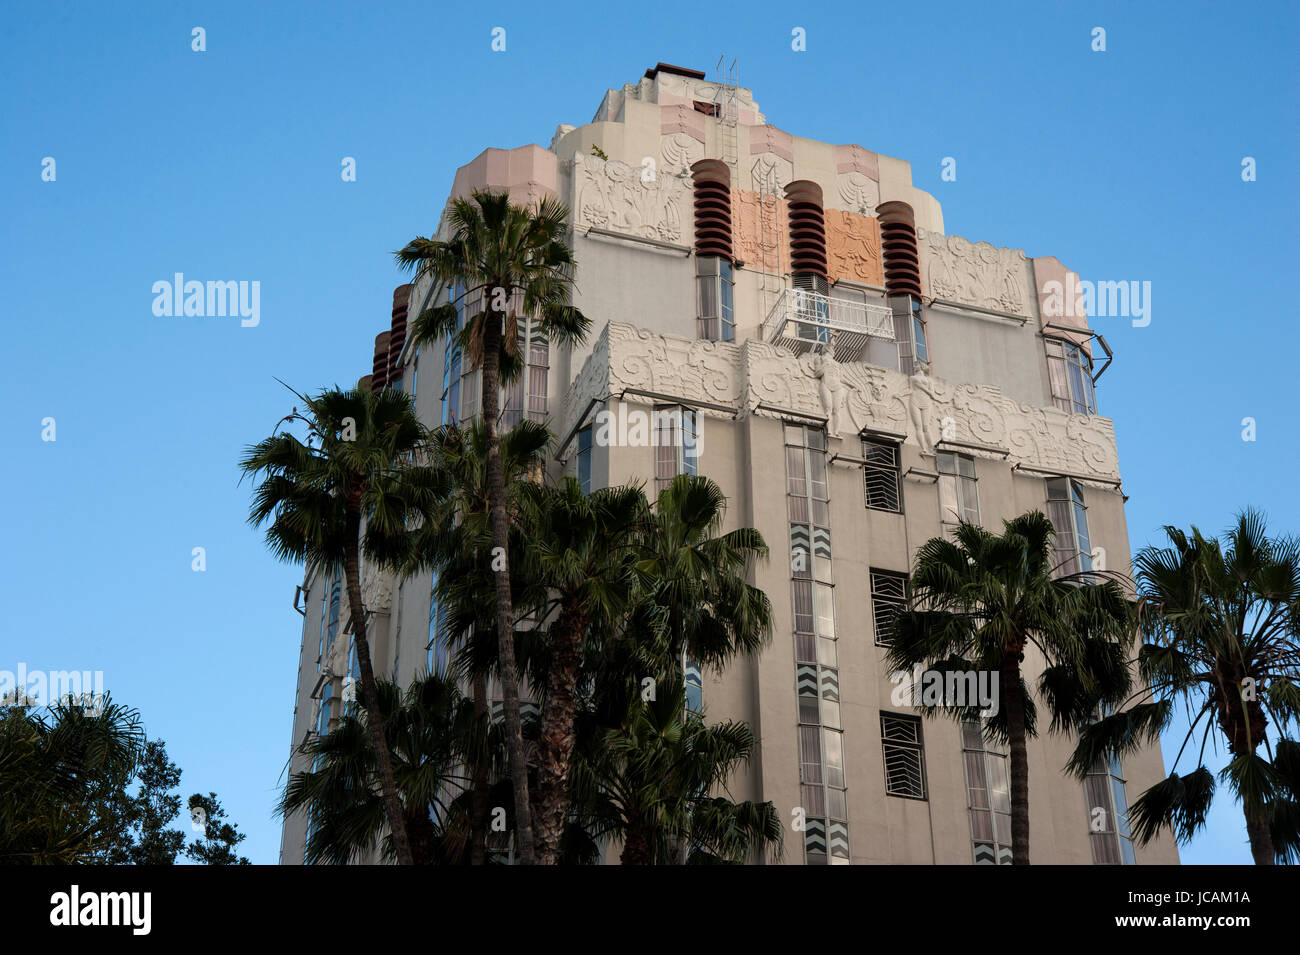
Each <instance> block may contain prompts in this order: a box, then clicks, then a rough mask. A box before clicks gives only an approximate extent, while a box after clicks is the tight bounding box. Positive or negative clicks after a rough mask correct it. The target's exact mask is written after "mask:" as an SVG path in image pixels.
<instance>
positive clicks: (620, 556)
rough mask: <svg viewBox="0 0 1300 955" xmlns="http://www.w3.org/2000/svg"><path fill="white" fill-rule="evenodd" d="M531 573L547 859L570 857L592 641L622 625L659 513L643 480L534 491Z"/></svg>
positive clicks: (529, 505)
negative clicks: (572, 768) (573, 787)
mask: <svg viewBox="0 0 1300 955" xmlns="http://www.w3.org/2000/svg"><path fill="white" fill-rule="evenodd" d="M524 501H525V502H526V509H525V513H526V519H525V521H524V527H523V531H524V533H523V537H524V540H525V542H526V544H525V547H524V564H525V567H524V576H525V577H526V578H527V581H528V587H529V589H530V592H531V600H530V603H529V605H530V607H531V608H532V616H533V617H534V618H535V619H537V620H541V621H549V625H548V626H547V627H546V637H547V639H546V653H545V663H544V670H545V674H544V676H545V679H544V682H543V686H542V718H541V731H540V735H539V738H538V748H537V790H536V793H535V804H536V809H537V811H536V814H535V816H534V822H533V825H534V830H535V832H536V850H537V861H538V862H539V863H540V864H542V865H554V864H555V863H556V862H557V861H558V859H559V856H560V850H561V839H562V837H563V835H564V832H565V827H566V822H567V817H568V812H569V804H570V790H569V765H570V760H571V757H572V754H573V748H574V744H575V740H576V723H575V721H576V718H577V712H578V707H579V704H580V701H579V681H580V678H581V675H582V658H583V653H584V640H585V639H586V637H587V635H588V633H590V632H591V631H593V630H598V629H599V630H605V631H608V630H610V629H612V628H614V627H616V626H617V622H618V620H619V619H620V617H621V616H622V614H623V613H624V612H625V610H626V608H627V606H628V602H629V599H630V597H631V593H632V587H633V581H634V578H633V574H632V572H631V571H632V566H631V561H632V558H633V557H634V555H635V554H636V552H637V551H636V546H637V544H638V542H639V541H640V539H641V535H642V532H643V529H644V527H645V523H646V520H647V517H648V514H649V511H648V506H647V504H646V499H645V495H644V494H643V493H642V492H641V490H640V489H639V488H634V487H618V488H609V489H604V490H597V491H595V492H593V493H592V494H589V495H588V494H583V492H582V488H581V487H580V486H579V484H578V482H577V481H575V480H573V479H572V478H570V479H568V480H566V481H565V482H564V483H563V484H562V485H561V486H560V487H558V488H543V487H540V486H537V487H534V488H532V489H531V491H530V493H527V494H525V495H524Z"/></svg>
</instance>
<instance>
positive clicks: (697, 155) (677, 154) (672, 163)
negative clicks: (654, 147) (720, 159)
mask: <svg viewBox="0 0 1300 955" xmlns="http://www.w3.org/2000/svg"><path fill="white" fill-rule="evenodd" d="M659 154H660V162H661V166H660V168H661V169H662V170H663V171H664V172H667V173H673V174H676V175H681V176H689V175H690V169H691V166H693V165H695V164H696V163H697V162H699V161H700V160H701V159H703V158H704V143H702V142H700V141H699V140H698V139H696V138H695V137H694V136H692V135H691V134H690V133H682V132H677V133H667V134H665V135H663V136H660V137H659Z"/></svg>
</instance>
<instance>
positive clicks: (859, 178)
mask: <svg viewBox="0 0 1300 955" xmlns="http://www.w3.org/2000/svg"><path fill="white" fill-rule="evenodd" d="M835 187H836V191H837V192H838V193H839V194H840V203H841V208H843V209H845V210H847V211H848V212H856V213H858V214H859V215H864V216H874V215H875V214H876V206H878V205H880V183H878V182H876V180H874V179H869V178H867V177H866V176H864V175H863V174H862V173H860V172H842V173H840V174H839V175H837V176H836V177H835Z"/></svg>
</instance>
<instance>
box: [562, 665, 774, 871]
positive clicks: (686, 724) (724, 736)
mask: <svg viewBox="0 0 1300 955" xmlns="http://www.w3.org/2000/svg"><path fill="white" fill-rule="evenodd" d="M584 735H587V734H584ZM588 739H589V745H587V746H584V747H583V748H582V750H581V752H580V755H579V757H578V758H577V759H575V760H574V764H573V770H572V775H573V788H574V795H575V802H576V805H577V808H578V816H579V818H580V820H581V822H582V824H583V826H584V828H585V829H586V830H587V831H588V832H590V833H591V834H592V835H594V836H597V837H609V836H614V837H617V838H621V839H622V840H623V852H622V856H621V861H622V863H623V864H624V865H653V864H661V865H662V864H673V863H675V862H677V861H679V859H680V858H681V852H680V849H681V848H683V847H684V849H685V858H686V861H687V862H688V863H693V864H701V863H740V862H744V861H746V860H747V859H748V858H749V857H750V856H751V855H752V854H753V853H755V852H766V851H769V850H770V851H772V852H773V853H774V854H775V855H777V856H778V857H779V855H780V852H781V847H782V843H783V837H784V830H783V828H782V826H781V819H780V816H779V815H778V813H777V811H776V808H775V807H774V806H773V805H772V804H771V803H766V802H765V803H753V802H749V801H744V802H734V801H733V800H731V799H729V798H727V797H726V796H710V795H709V793H710V792H712V791H714V790H715V789H716V788H718V787H724V788H725V786H726V783H727V780H728V779H729V778H730V777H731V775H732V773H733V772H734V771H735V769H736V768H737V767H738V766H739V765H740V764H742V763H744V762H745V761H747V760H748V759H749V756H750V754H751V753H752V752H753V748H754V744H755V739H754V734H753V733H752V732H751V731H750V729H749V727H748V726H746V725H745V724H744V723H739V722H734V721H728V722H725V723H720V724H717V725H713V726H708V725H705V723H704V720H703V718H702V716H701V715H700V714H698V713H691V712H688V711H687V709H686V696H685V692H684V687H683V686H682V685H681V684H680V683H679V684H678V685H677V687H676V689H675V691H674V692H670V693H658V694H656V697H655V699H652V700H643V699H641V698H640V697H639V696H638V697H635V698H634V699H633V701H632V702H631V704H630V706H629V708H628V711H627V713H626V714H625V716H624V717H623V719H622V720H621V721H619V722H618V723H617V724H616V725H613V726H610V727H607V728H604V729H602V730H599V731H597V732H595V733H593V734H590V735H589V736H588Z"/></svg>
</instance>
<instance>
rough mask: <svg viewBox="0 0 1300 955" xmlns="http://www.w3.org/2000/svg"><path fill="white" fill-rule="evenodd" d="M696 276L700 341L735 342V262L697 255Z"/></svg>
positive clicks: (713, 256)
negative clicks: (702, 339) (733, 264)
mask: <svg viewBox="0 0 1300 955" xmlns="http://www.w3.org/2000/svg"><path fill="white" fill-rule="evenodd" d="M695 276H696V278H695V284H696V290H697V311H696V316H697V326H698V335H699V337H700V338H704V339H708V340H709V341H724V342H730V341H735V339H736V318H735V303H734V295H735V271H734V269H733V267H732V264H731V261H730V260H729V259H724V258H722V257H721V256H716V255H697V256H696V257H695Z"/></svg>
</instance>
